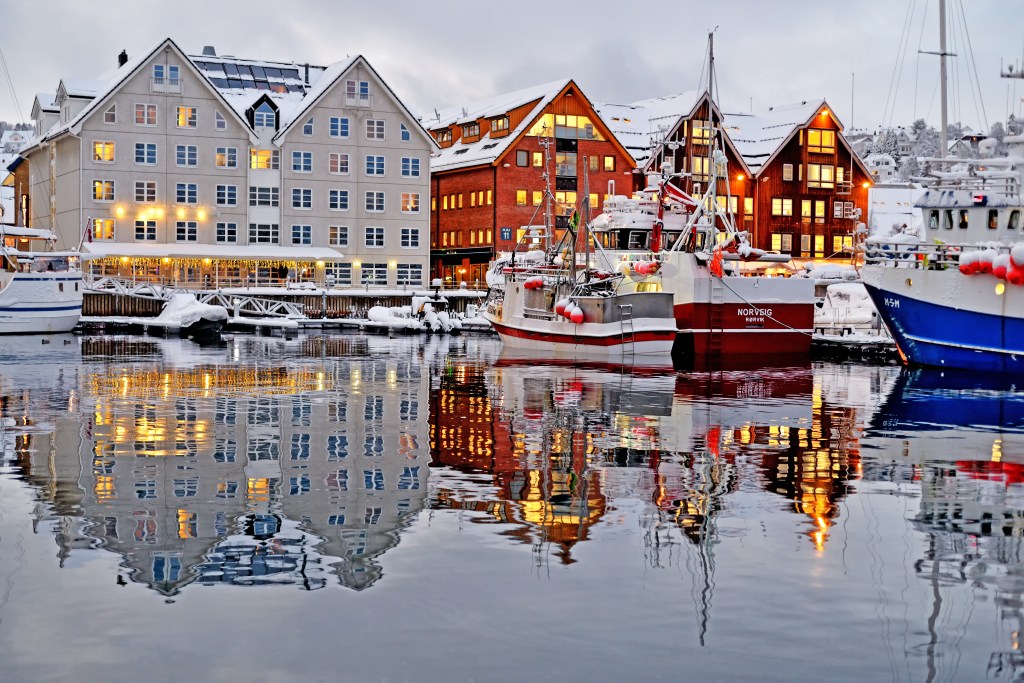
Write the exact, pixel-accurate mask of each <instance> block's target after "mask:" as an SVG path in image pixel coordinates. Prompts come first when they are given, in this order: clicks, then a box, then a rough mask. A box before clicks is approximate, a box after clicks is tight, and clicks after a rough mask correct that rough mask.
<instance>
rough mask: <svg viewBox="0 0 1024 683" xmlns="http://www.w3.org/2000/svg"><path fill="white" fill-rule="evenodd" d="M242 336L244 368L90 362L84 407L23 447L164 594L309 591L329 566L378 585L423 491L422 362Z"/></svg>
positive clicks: (91, 535)
mask: <svg viewBox="0 0 1024 683" xmlns="http://www.w3.org/2000/svg"><path fill="white" fill-rule="evenodd" d="M182 343H183V344H187V343H188V342H182ZM175 344H176V342H167V343H166V345H167V347H173V346H175ZM234 344H239V345H247V346H248V347H249V348H248V349H245V350H244V351H245V353H244V354H238V355H241V356H242V362H240V363H239V362H231V361H229V359H228V357H225V358H223V359H220V362H217V361H211V359H210V358H209V356H206V357H205V360H203V361H202V362H200V363H199V364H196V365H194V366H192V367H187V366H183V367H174V366H173V365H170V364H167V363H166V362H165V363H161V362H156V361H155V359H151V358H148V357H145V356H144V357H143V359H142V360H141V361H140V360H133V361H125V360H119V362H116V363H100V364H96V363H95V361H94V362H93V363H91V364H90V365H89V366H88V367H89V374H87V375H86V376H85V378H84V380H83V382H82V384H81V386H80V387H78V388H77V389H76V392H75V393H76V394H77V393H79V392H80V404H79V405H80V408H79V407H78V406H75V412H73V413H71V414H70V415H69V418H70V419H69V420H67V421H66V424H64V425H63V426H61V424H58V429H57V430H56V431H55V432H54V434H52V435H48V438H47V439H46V441H47V443H46V450H41V449H40V448H33V449H32V452H31V453H30V454H29V455H27V456H26V457H27V458H29V459H30V460H31V461H32V462H31V466H30V469H31V471H32V473H33V476H35V477H36V479H37V480H38V485H39V486H40V488H41V489H42V490H44V491H47V490H50V491H53V493H52V494H50V495H51V499H53V500H54V501H61V500H65V499H66V500H67V501H68V502H67V504H64V505H55V507H54V513H55V514H57V515H58V516H60V518H61V519H65V518H81V520H82V521H81V522H80V523H75V524H72V525H71V528H74V529H75V530H76V533H78V534H80V535H81V536H83V537H84V538H85V541H86V542H89V543H93V544H95V543H96V542H98V543H100V544H102V545H103V546H104V547H106V548H109V549H111V550H114V551H115V552H117V553H118V554H120V555H122V556H123V557H124V558H125V564H126V566H127V567H129V568H130V569H131V572H132V577H133V579H134V580H138V581H142V582H145V583H147V584H149V585H150V586H151V587H153V588H155V589H157V590H160V591H161V592H164V593H166V594H172V593H175V592H177V591H178V590H180V589H181V588H182V587H183V586H185V585H187V584H188V583H191V582H193V581H197V580H198V581H200V582H201V583H214V582H225V583H235V584H241V585H249V584H258V583H266V582H275V583H294V584H296V585H300V586H303V587H305V588H308V589H312V588H317V587H319V586H322V585H325V583H327V581H328V580H329V579H330V576H329V575H330V573H333V574H335V575H336V576H337V578H338V580H339V581H340V582H341V583H342V585H345V586H347V587H350V588H355V589H362V588H365V587H367V586H369V585H371V584H372V583H373V582H374V581H376V580H377V579H378V578H379V577H380V574H381V570H380V567H379V565H378V564H377V562H376V561H375V558H377V557H378V556H379V555H381V554H382V553H383V552H384V551H386V550H387V549H389V548H391V547H394V545H396V544H397V542H398V535H397V532H398V530H400V529H402V528H403V527H404V526H405V525H406V524H407V520H408V519H409V518H410V515H411V514H412V513H415V512H417V511H418V510H420V509H422V507H423V505H424V498H425V495H426V485H425V484H426V479H427V463H428V460H427V450H426V441H427V439H426V436H427V421H426V386H425V384H424V381H423V378H422V377H421V374H420V370H419V365H418V363H417V362H416V360H415V357H407V358H406V359H405V360H402V361H400V360H381V359H371V358H356V359H339V358H335V357H332V356H331V355H330V354H331V352H332V349H337V348H338V346H339V344H338V343H336V341H335V340H319V339H305V340H302V341H299V342H294V343H293V345H297V346H298V349H297V351H298V353H299V354H300V355H299V356H298V357H293V354H294V351H293V352H292V354H289V353H288V352H287V350H286V349H282V348H281V346H282V345H284V344H285V342H282V341H280V340H246V341H236V342H234ZM341 347H342V348H341V350H342V352H344V353H347V352H350V351H352V350H353V348H354V349H355V350H356V351H357V352H358V345H355V347H353V346H351V345H348V344H341ZM161 348H163V347H161ZM283 351H284V359H282V352H283ZM236 353H237V352H236V351H235V350H234V349H229V350H228V354H229V356H234V355H236ZM201 358H204V357H201ZM8 401H10V399H8ZM79 411H80V413H79ZM79 418H80V422H81V426H79ZM51 441H53V442H56V443H57V444H59V445H58V446H57V447H52V446H51V444H50V443H49V442H51ZM60 526H61V527H62V528H63V527H64V526H65V524H64V522H62V523H61V525H60ZM59 543H61V545H62V552H66V551H67V549H66V548H63V546H64V545H66V544H67V543H68V541H65V540H64V539H59Z"/></svg>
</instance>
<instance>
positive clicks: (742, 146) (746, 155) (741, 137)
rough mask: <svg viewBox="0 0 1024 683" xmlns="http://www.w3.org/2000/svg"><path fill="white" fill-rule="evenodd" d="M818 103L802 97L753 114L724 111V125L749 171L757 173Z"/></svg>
mask: <svg viewBox="0 0 1024 683" xmlns="http://www.w3.org/2000/svg"><path fill="white" fill-rule="evenodd" d="M822 106H825V100H823V99H820V100H805V101H803V102H800V103H798V104H790V105H785V106H781V107H769V108H768V109H767V110H766V111H764V112H761V113H757V114H726V115H725V126H726V129H727V132H728V133H729V137H730V138H731V139H732V141H733V143H734V144H735V145H736V149H737V150H739V152H740V154H741V155H742V156H743V160H744V161H745V162H746V164H747V166H749V167H750V170H751V172H753V173H757V172H758V171H759V170H760V169H761V167H762V166H764V165H765V164H766V163H767V162H768V161H769V159H771V157H772V156H773V155H774V154H775V153H776V152H777V151H779V150H780V149H781V148H782V145H783V143H785V142H786V140H788V139H789V138H790V136H792V134H793V133H794V132H795V131H796V130H797V128H799V127H801V126H803V125H805V124H806V123H807V122H808V121H810V120H811V117H812V116H814V115H815V114H816V113H817V111H818V109H819V108H821V107H822Z"/></svg>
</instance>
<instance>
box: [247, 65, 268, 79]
mask: <svg viewBox="0 0 1024 683" xmlns="http://www.w3.org/2000/svg"><path fill="white" fill-rule="evenodd" d="M251 68H252V75H253V78H255V79H256V80H266V78H267V75H266V73H264V71H263V67H262V66H260V65H258V64H253V65H252V67H251Z"/></svg>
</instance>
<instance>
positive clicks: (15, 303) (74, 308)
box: [0, 272, 82, 334]
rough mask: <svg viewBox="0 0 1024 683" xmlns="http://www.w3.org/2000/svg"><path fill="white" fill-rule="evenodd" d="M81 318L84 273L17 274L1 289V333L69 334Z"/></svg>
mask: <svg viewBox="0 0 1024 683" xmlns="http://www.w3.org/2000/svg"><path fill="white" fill-rule="evenodd" d="M81 317H82V275H81V273H78V272H59V273H52V272H43V273H14V274H10V276H9V278H8V279H7V282H6V285H5V286H4V288H3V289H2V290H0V334H49V333H57V332H70V331H71V330H73V329H74V328H75V326H76V325H77V324H78V320H79V318H81Z"/></svg>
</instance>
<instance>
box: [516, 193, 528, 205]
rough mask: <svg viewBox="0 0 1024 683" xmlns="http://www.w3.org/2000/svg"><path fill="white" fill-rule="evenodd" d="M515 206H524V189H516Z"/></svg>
mask: <svg viewBox="0 0 1024 683" xmlns="http://www.w3.org/2000/svg"><path fill="white" fill-rule="evenodd" d="M516 206H526V190H516Z"/></svg>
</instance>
